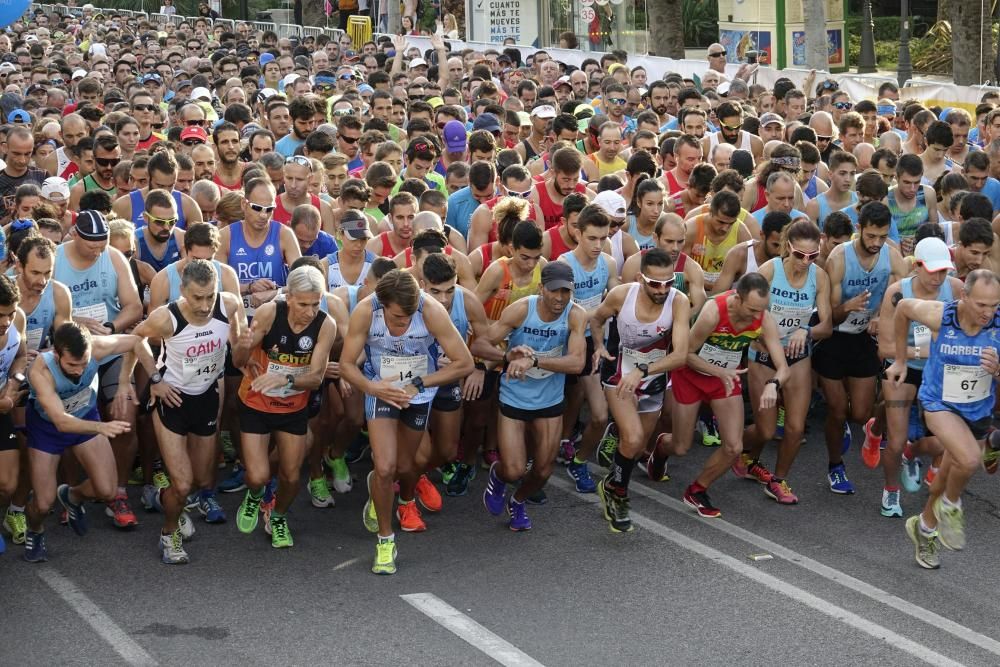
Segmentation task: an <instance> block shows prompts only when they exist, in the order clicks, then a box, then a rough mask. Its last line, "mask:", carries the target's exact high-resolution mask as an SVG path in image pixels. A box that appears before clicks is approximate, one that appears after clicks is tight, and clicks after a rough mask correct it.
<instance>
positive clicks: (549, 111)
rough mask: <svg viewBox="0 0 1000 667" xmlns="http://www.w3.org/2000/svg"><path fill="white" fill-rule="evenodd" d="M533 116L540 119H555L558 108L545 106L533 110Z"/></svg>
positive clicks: (549, 105)
mask: <svg viewBox="0 0 1000 667" xmlns="http://www.w3.org/2000/svg"><path fill="white" fill-rule="evenodd" d="M531 115H532V116H536V117H538V118H546V119H547V118H555V117H556V115H557V114H556V108H555V107H554V106H552V105H551V104H543V105H542V106H540V107H535V108H534V109H532V110H531Z"/></svg>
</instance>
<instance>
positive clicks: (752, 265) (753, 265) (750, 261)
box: [744, 239, 760, 274]
mask: <svg viewBox="0 0 1000 667" xmlns="http://www.w3.org/2000/svg"><path fill="white" fill-rule="evenodd" d="M746 245H747V270H746V271H744V273H745V274H746V273H757V269H759V268H760V267H759V266H758V265H757V253H755V252H754V251H753V239H751V240H749V241H746Z"/></svg>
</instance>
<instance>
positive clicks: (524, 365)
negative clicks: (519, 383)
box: [507, 357, 535, 380]
mask: <svg viewBox="0 0 1000 667" xmlns="http://www.w3.org/2000/svg"><path fill="white" fill-rule="evenodd" d="M534 365H535V362H534V359H529V358H527V357H522V358H520V359H515V360H514V361H512V362H510V363H509V364H507V377H509V378H510V379H511V380H520V379H521V378H523V377H524V374H525V373H527V372H528V371H529V370H530V369H531V368H533V367H534Z"/></svg>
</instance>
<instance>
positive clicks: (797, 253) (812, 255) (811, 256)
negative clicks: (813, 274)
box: [791, 248, 819, 262]
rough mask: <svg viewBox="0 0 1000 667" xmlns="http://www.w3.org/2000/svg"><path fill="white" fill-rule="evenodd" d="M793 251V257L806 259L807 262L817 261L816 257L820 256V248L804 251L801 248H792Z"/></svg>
mask: <svg viewBox="0 0 1000 667" xmlns="http://www.w3.org/2000/svg"><path fill="white" fill-rule="evenodd" d="M791 251H792V257H794V258H795V259H804V260H805V261H807V262H815V261H816V258H817V257H819V250H816V251H815V252H803V251H801V250H796V249H795V248H791Z"/></svg>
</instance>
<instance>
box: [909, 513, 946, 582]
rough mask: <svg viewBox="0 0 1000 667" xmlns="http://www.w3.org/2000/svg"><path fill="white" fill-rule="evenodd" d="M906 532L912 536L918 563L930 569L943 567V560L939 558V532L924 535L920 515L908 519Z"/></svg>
mask: <svg viewBox="0 0 1000 667" xmlns="http://www.w3.org/2000/svg"><path fill="white" fill-rule="evenodd" d="M906 534H907V535H909V536H910V540H912V541H913V546H914V547H915V552H914V556H913V557H914V558H915V559H916V560H917V565H919V566H920V567H922V568H925V569H928V570H936V569H938V568H939V567H941V560H940V559H939V558H938V546H937V539H935V538H936V537H937V532H936V531H935V532H934V533H931V534H930V535H924V532H923V531H922V530H920V516H919V515H917V516H911V517H910V518H909V519H907V520H906Z"/></svg>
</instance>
